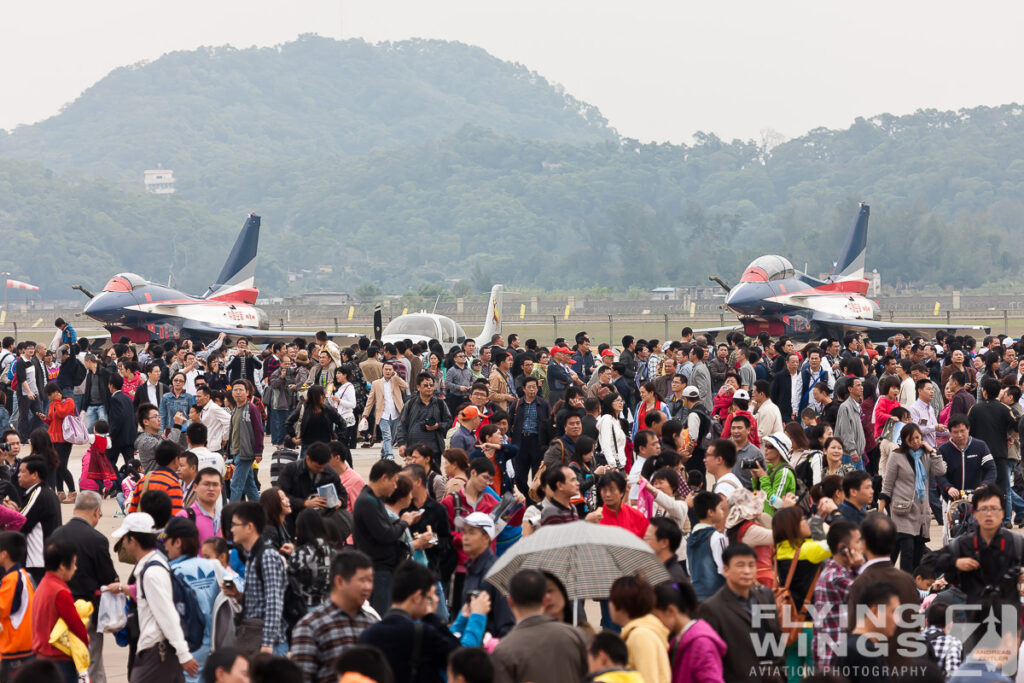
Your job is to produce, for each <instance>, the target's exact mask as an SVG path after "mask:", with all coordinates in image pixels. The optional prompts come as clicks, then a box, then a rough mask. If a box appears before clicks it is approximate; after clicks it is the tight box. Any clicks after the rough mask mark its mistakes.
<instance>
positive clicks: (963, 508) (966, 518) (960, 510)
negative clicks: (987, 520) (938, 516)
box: [946, 491, 978, 540]
mask: <svg viewBox="0 0 1024 683" xmlns="http://www.w3.org/2000/svg"><path fill="white" fill-rule="evenodd" d="M946 528H947V529H948V530H949V538H950V540H952V539H954V538H959V537H960V536H964V535H967V534H973V533H974V532H975V531H977V530H978V523H977V522H976V521H975V519H974V509H973V508H972V507H971V501H970V499H969V498H968V496H967V491H961V492H960V497H959V498H958V499H956V500H953V501H950V503H949V506H948V507H947V508H946Z"/></svg>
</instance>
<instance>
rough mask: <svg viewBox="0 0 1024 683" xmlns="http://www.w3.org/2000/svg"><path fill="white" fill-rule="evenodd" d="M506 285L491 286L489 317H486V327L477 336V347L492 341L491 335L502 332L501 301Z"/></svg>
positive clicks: (488, 304) (488, 302)
mask: <svg viewBox="0 0 1024 683" xmlns="http://www.w3.org/2000/svg"><path fill="white" fill-rule="evenodd" d="M504 290H505V286H504V285H494V287H492V288H491V298H490V299H488V301H487V314H486V315H487V317H486V318H485V319H484V329H483V331H482V332H481V333H480V336H479V337H477V338H476V345H477V347H481V346H484V345H485V344H490V343H491V337H492V336H493V335H496V334H501V303H502V293H503V292H504Z"/></svg>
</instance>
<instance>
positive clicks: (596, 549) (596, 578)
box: [487, 522, 671, 600]
mask: <svg viewBox="0 0 1024 683" xmlns="http://www.w3.org/2000/svg"><path fill="white" fill-rule="evenodd" d="M520 569H539V570H541V571H545V572H550V573H551V574H554V575H555V576H557V577H558V579H559V580H560V581H561V582H562V583H563V584H564V585H565V590H566V592H567V593H568V594H569V595H568V597H569V599H570V600H582V599H584V598H593V599H597V598H607V597H608V591H609V590H610V589H611V586H612V583H614V582H615V579H617V578H619V577H620V576H630V575H633V574H639V575H640V576H642V577H643V578H644V579H646V580H647V582H648V583H650V584H651V585H656V584H659V583H662V582H665V581H670V580H671V577H670V576H669V574H668V571H667V570H666V569H665V565H663V564H662V563H661V562H659V561H658V558H657V556H656V555H655V554H654V551H653V550H651V548H650V546H648V545H647V544H646V543H645V542H644V541H643V540H642V539H640V538H637V537H636V535H635V534H633V533H631V532H629V531H626V530H625V529H622V528H619V527H615V526H605V525H602V524H591V523H590V522H573V523H571V524H556V525H552V526H546V527H542V528H540V529H538V530H537V531H536V532H534V533H533V534H531V535H530V536H527V537H526V538H524V539H523V540H521V541H519V542H518V543H516V544H515V545H513V546H512V547H511V548H509V549H508V550H507V551H506V552H505V553H504V554H503V555H502V556H501V557H499V558H498V561H497V562H495V563H494V566H493V567H491V571H490V572H488V574H487V581H488V582H490V583H491V584H492V585H493V586H495V587H496V588H499V589H501V590H502V591H504V592H506V593H507V592H508V586H509V582H511V580H512V577H513V575H515V573H516V572H518V571H519V570H520Z"/></svg>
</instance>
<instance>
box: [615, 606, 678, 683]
mask: <svg viewBox="0 0 1024 683" xmlns="http://www.w3.org/2000/svg"><path fill="white" fill-rule="evenodd" d="M668 636H669V630H668V627H667V626H665V624H663V623H662V622H661V619H659V618H658V617H656V616H655V615H654V614H645V615H644V616H642V617H640V618H638V619H633V620H631V621H630V622H629V623H628V624H626V625H625V626H623V627H622V639H623V640H624V641H626V647H627V648H628V649H629V662H628V664H627V666H629V668H631V669H634V670H636V671H637V672H638V673H639V674H640V675H641V676H643V679H644V681H645V683H671V681H672V669H671V667H670V666H669V663H668Z"/></svg>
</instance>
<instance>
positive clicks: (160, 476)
mask: <svg viewBox="0 0 1024 683" xmlns="http://www.w3.org/2000/svg"><path fill="white" fill-rule="evenodd" d="M146 491H163V492H164V493H166V494H167V495H168V496H170V497H171V515H176V514H178V513H179V512H181V509H182V494H181V480H179V479H178V475H177V474H175V473H174V472H172V471H171V470H169V469H167V468H166V467H158V468H156V469H155V470H153V471H152V472H150V473H149V474H147V475H146V476H144V477H143V478H142V479H141V480H140V481H139V483H138V484H137V485H136V486H135V489H134V490H132V500H131V503H129V504H128V512H138V511H139V500H140V499H141V498H142V494H144V493H146Z"/></svg>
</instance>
